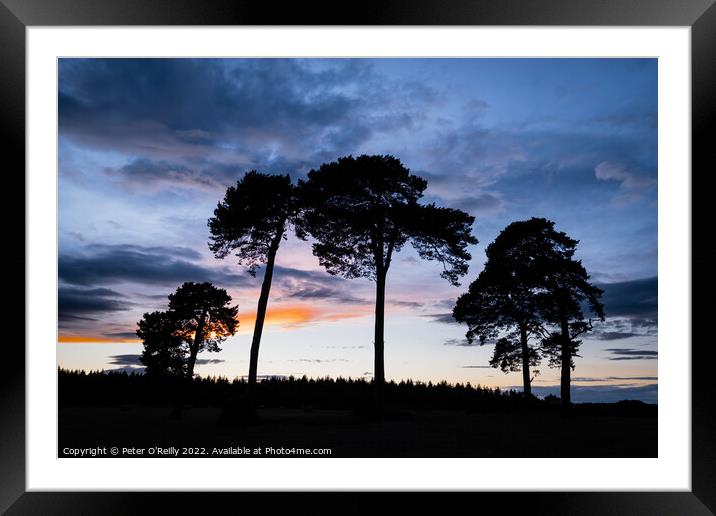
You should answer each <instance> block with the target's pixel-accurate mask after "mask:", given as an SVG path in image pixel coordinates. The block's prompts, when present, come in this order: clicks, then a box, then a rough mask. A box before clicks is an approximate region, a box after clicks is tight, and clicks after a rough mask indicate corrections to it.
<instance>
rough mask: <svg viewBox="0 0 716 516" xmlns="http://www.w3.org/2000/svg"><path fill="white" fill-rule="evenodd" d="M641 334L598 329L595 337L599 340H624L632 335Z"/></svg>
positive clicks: (637, 335) (638, 335)
mask: <svg viewBox="0 0 716 516" xmlns="http://www.w3.org/2000/svg"><path fill="white" fill-rule="evenodd" d="M640 336H641V334H639V333H634V332H629V331H601V332H600V331H596V332H594V337H595V338H596V339H598V340H622V339H628V338H630V337H640Z"/></svg>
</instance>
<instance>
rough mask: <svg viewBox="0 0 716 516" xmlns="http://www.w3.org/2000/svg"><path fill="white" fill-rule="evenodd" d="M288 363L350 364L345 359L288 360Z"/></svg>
mask: <svg viewBox="0 0 716 516" xmlns="http://www.w3.org/2000/svg"><path fill="white" fill-rule="evenodd" d="M287 362H309V363H312V364H325V363H332V362H350V360H348V359H345V358H328V359H325V358H297V359H294V360H287Z"/></svg>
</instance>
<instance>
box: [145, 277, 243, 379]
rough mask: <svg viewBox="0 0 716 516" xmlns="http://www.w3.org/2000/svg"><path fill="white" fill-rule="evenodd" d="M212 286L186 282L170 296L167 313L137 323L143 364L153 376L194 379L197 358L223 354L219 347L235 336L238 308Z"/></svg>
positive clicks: (157, 314)
mask: <svg viewBox="0 0 716 516" xmlns="http://www.w3.org/2000/svg"><path fill="white" fill-rule="evenodd" d="M230 303H231V296H229V295H228V294H227V293H226V290H224V289H220V288H217V287H215V286H214V285H212V284H211V283H208V282H205V283H194V282H186V283H184V284H182V285H181V286H180V287H179V288H177V290H176V292H174V293H173V294H170V295H169V304H168V309H167V310H166V311H156V312H151V313H145V314H144V316H143V317H142V319H141V320H140V321H139V322H138V323H137V327H138V329H137V336H139V338H140V339H142V341H143V344H144V350H143V352H142V363H144V365H145V366H146V367H147V372H148V373H152V374H169V375H179V374H184V375H185V376H186V377H188V378H191V377H193V375H194V365H195V363H196V357H197V355H198V354H199V353H200V352H202V351H204V350H207V351H214V352H216V351H221V349H220V348H219V345H220V344H221V343H222V342H223V341H224V340H226V338H227V337H229V336H231V335H233V334H234V333H236V330H237V328H238V326H239V321H238V320H237V319H236V316H237V313H238V306H230Z"/></svg>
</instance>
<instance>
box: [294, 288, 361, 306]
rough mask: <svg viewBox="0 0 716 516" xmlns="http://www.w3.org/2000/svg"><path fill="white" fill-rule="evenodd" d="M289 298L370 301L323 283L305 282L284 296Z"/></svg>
mask: <svg viewBox="0 0 716 516" xmlns="http://www.w3.org/2000/svg"><path fill="white" fill-rule="evenodd" d="M283 297H284V298H289V299H321V300H323V299H330V300H332V301H336V302H338V303H350V304H365V303H369V302H370V301H368V300H366V299H361V298H359V297H355V296H352V295H350V294H348V293H346V292H344V291H342V290H339V289H334V288H330V287H326V286H322V285H315V284H314V285H311V284H304V285H301V286H297V287H296V288H294V289H292V290H290V291H289V292H288V293H287V294H285V295H284V296H283Z"/></svg>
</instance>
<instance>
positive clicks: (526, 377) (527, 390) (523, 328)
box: [520, 323, 532, 399]
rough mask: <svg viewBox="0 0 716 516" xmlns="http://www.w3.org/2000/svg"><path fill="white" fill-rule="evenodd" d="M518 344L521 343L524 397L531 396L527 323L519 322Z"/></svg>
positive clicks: (528, 397)
mask: <svg viewBox="0 0 716 516" xmlns="http://www.w3.org/2000/svg"><path fill="white" fill-rule="evenodd" d="M520 344H521V345H522V385H523V392H524V395H525V398H527V399H530V398H531V397H532V381H531V380H530V349H529V347H528V346H527V325H526V324H524V323H520Z"/></svg>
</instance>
